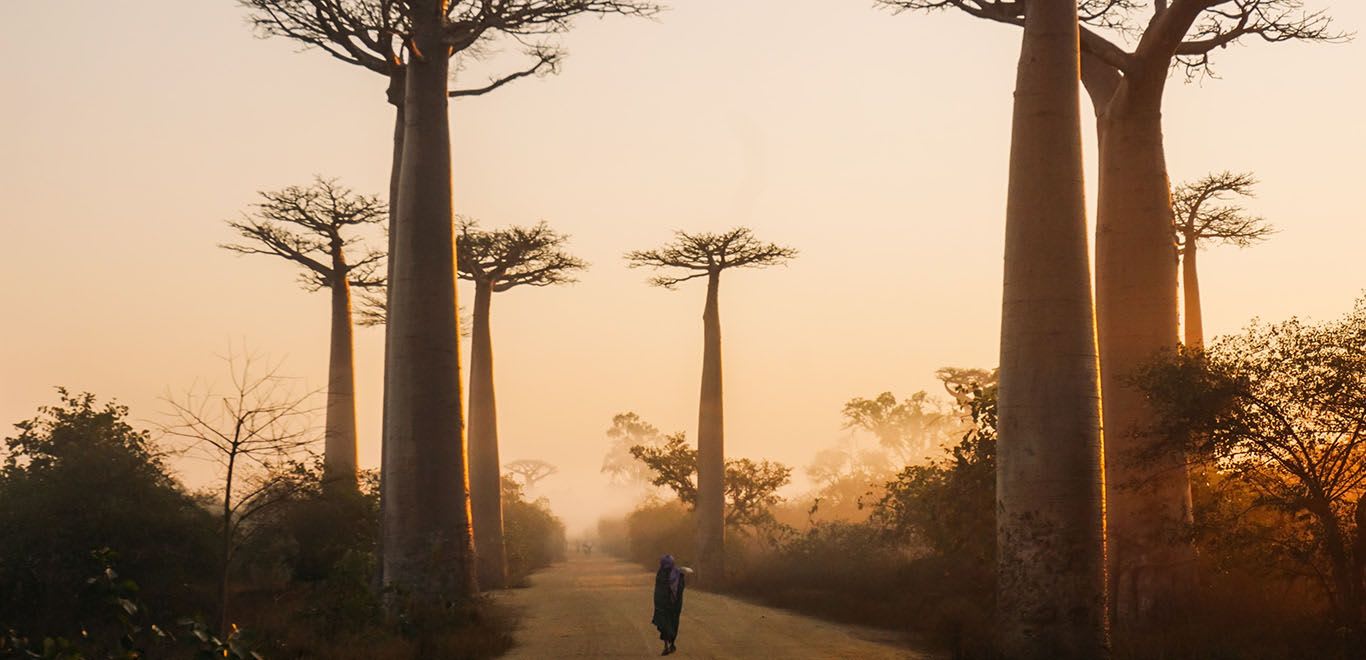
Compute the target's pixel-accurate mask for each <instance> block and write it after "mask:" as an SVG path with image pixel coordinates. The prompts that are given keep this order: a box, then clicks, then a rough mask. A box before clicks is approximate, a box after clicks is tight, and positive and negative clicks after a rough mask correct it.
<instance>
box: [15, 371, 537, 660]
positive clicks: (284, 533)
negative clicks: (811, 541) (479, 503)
mask: <svg viewBox="0 0 1366 660" xmlns="http://www.w3.org/2000/svg"><path fill="white" fill-rule="evenodd" d="M59 392H60V394H61V403H60V404H59V405H54V406H45V407H43V408H40V409H39V414H38V416H37V417H35V418H34V419H32V420H28V421H26V422H21V423H20V424H18V425H17V428H18V432H17V434H16V435H14V436H13V437H10V438H7V439H6V441H5V445H4V446H5V452H4V455H3V458H4V464H3V467H2V468H0V529H3V532H4V533H3V534H0V658H10V657H14V658H50V659H53V660H79V659H86V658H89V659H91V660H93V659H95V658H119V659H128V660H130V659H132V658H175V659H177V660H179V659H183V658H206V659H207V658H218V659H220V660H239V659H241V660H245V659H247V658H254V657H256V656H255V655H253V654H255V653H259V654H261V655H263V656H266V657H288V658H326V659H328V660H350V659H355V660H361V659H365V660H383V659H386V658H393V659H399V658H403V659H407V658H413V657H461V658H488V657H495V656H497V655H499V654H500V653H503V652H504V651H506V650H507V648H509V647H510V646H511V637H510V630H511V621H510V620H509V618H508V616H507V614H506V613H504V612H501V611H500V610H498V608H497V607H495V606H494V605H492V604H490V603H483V602H476V603H470V604H468V606H464V607H462V608H461V609H459V610H458V611H456V610H452V611H451V612H449V613H447V616H445V617H444V618H443V619H442V620H440V621H437V622H435V623H434V624H433V626H434V627H430V628H429V632H431V634H428V635H423V636H416V635H413V634H411V631H408V630H406V629H404V628H403V627H401V626H400V627H395V626H393V625H391V624H390V623H389V622H387V621H386V620H385V619H384V617H383V616H382V608H381V597H382V595H383V594H382V592H379V591H376V590H375V588H374V577H375V574H376V571H375V567H376V563H375V561H376V557H377V554H376V550H377V548H376V545H377V544H376V541H377V532H378V523H377V520H378V518H377V516H378V504H379V491H378V478H377V476H376V475H375V474H374V473H372V472H371V473H363V474H362V475H361V481H360V490H359V492H358V493H349V494H348V493H344V492H324V489H323V487H322V481H321V480H322V476H321V474H322V467H321V464H320V463H319V462H316V461H315V462H311V463H303V462H297V461H296V462H287V463H281V464H279V465H277V466H276V468H275V469H274V470H272V471H271V472H269V473H267V475H266V477H267V479H266V481H269V482H270V483H273V484H275V487H276V488H277V490H275V491H273V492H272V495H271V496H270V499H271V501H272V505H271V506H270V507H269V508H266V509H262V510H261V511H260V513H259V514H257V515H254V516H253V517H252V518H250V519H249V520H248V522H247V523H246V524H245V525H244V526H243V528H242V529H243V530H244V534H243V536H242V541H243V543H242V544H241V551H242V552H241V558H242V561H240V562H238V563H237V564H236V565H235V569H234V570H233V571H232V572H231V574H230V575H229V577H230V579H231V587H232V589H233V592H234V602H235V603H236V607H235V610H234V612H235V614H234V621H236V625H232V626H229V627H228V629H227V633H226V634H223V633H220V632H218V629H219V626H218V624H217V621H216V620H215V619H214V618H213V614H214V609H215V606H214V600H215V598H214V591H215V589H216V588H217V586H218V582H219V578H220V574H219V569H220V566H219V563H218V559H219V556H220V555H219V551H220V550H219V548H218V547H217V545H216V542H217V541H218V539H216V538H215V536H216V534H217V532H218V531H219V529H218V525H217V523H216V521H215V520H214V518H213V515H212V514H211V513H209V512H208V511H206V510H205V508H204V507H203V506H202V505H201V504H199V503H198V502H197V501H196V500H195V499H194V498H193V497H191V496H190V495H188V494H187V493H186V492H185V491H184V490H183V489H182V488H181V487H180V485H179V483H178V482H177V481H176V479H175V478H174V477H173V476H172V475H171V473H170V472H169V471H168V470H167V468H166V466H165V464H164V463H163V461H162V458H161V454H160V450H159V447H158V445H157V443H155V442H154V441H153V440H152V438H151V436H150V435H149V434H148V433H147V432H145V431H141V430H137V429H134V428H133V427H132V426H131V425H130V424H129V423H128V422H127V421H126V420H127V417H128V411H127V409H126V408H124V407H122V406H118V405H115V404H104V405H100V404H99V403H97V401H96V399H95V397H94V396H92V395H89V394H82V395H71V394H69V393H68V392H66V391H65V390H59ZM329 490H330V489H329ZM541 511H542V512H543V509H542V510H541ZM511 515H512V516H514V517H515V516H516V515H517V514H516V512H515V511H514V512H512V514H511ZM54 521H56V523H57V524H54ZM560 529H561V530H562V528H560ZM560 533H561V534H562V531H561V532H560ZM205 613H207V614H208V615H209V616H208V617H206V616H205ZM206 622H207V623H206ZM246 631H252V634H248V633H247V632H246Z"/></svg>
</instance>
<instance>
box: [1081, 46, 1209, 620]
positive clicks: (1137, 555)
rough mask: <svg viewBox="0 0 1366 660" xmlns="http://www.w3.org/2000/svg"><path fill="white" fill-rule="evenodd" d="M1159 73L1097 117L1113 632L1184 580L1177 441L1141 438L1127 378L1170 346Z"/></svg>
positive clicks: (1173, 283)
mask: <svg viewBox="0 0 1366 660" xmlns="http://www.w3.org/2000/svg"><path fill="white" fill-rule="evenodd" d="M1165 76H1166V70H1165V69H1162V70H1161V71H1156V72H1153V73H1152V74H1151V75H1149V76H1144V75H1135V74H1130V75H1128V76H1126V77H1125V80H1124V82H1123V83H1122V84H1121V85H1120V86H1119V89H1118V91H1117V92H1116V93H1115V95H1114V97H1113V98H1112V99H1111V100H1110V102H1109V104H1108V105H1107V106H1106V107H1105V108H1104V111H1103V113H1102V114H1101V115H1100V117H1099V135H1100V181H1099V197H1100V199H1099V211H1098V215H1097V219H1096V313H1097V337H1098V339H1099V341H1100V371H1101V391H1102V392H1104V395H1105V399H1104V405H1103V412H1104V420H1103V421H1104V428H1105V470H1106V474H1105V488H1106V492H1105V497H1106V512H1107V521H1106V522H1107V534H1108V536H1107V548H1106V549H1107V552H1108V555H1109V556H1108V559H1109V578H1110V591H1111V604H1112V607H1113V610H1112V613H1113V615H1114V619H1113V621H1114V624H1115V626H1116V630H1117V632H1120V633H1126V632H1129V631H1134V630H1137V629H1140V628H1143V627H1146V626H1148V625H1150V624H1152V623H1154V618H1155V617H1158V616H1161V615H1162V614H1163V613H1169V612H1175V611H1176V609H1177V607H1178V606H1179V605H1180V604H1181V603H1182V602H1183V598H1182V597H1181V596H1180V592H1181V590H1182V589H1184V588H1186V587H1187V586H1188V582H1189V581H1190V580H1191V579H1193V570H1194V554H1193V550H1192V548H1191V545H1190V540H1189V535H1188V534H1187V531H1186V530H1187V528H1188V521H1189V519H1190V477H1189V475H1188V471H1187V460H1186V456H1185V452H1184V450H1183V449H1182V443H1180V442H1173V441H1172V439H1170V438H1165V437H1159V436H1156V435H1154V434H1153V433H1152V432H1151V430H1150V429H1151V427H1152V420H1153V412H1152V410H1151V409H1150V407H1149V406H1148V404H1147V403H1146V401H1145V399H1144V396H1143V394H1142V393H1141V392H1140V391H1139V390H1138V389H1137V388H1135V387H1134V386H1133V385H1132V384H1130V382H1129V378H1130V377H1131V376H1132V375H1133V374H1134V373H1135V372H1136V371H1137V370H1138V369H1139V368H1140V367H1141V366H1142V365H1143V364H1144V363H1146V362H1148V361H1150V360H1152V359H1154V358H1155V357H1157V356H1158V355H1159V354H1161V353H1162V352H1164V351H1170V350H1173V349H1174V348H1175V347H1176V345H1177V323H1178V319H1177V273H1176V271H1177V269H1176V262H1177V253H1176V242H1175V240H1174V237H1173V234H1172V228H1173V216H1172V207H1171V184H1170V183H1169V181H1168V179H1167V164H1166V156H1165V154H1164V152H1163V143H1162V115H1161V99H1162V85H1163V83H1164V82H1165Z"/></svg>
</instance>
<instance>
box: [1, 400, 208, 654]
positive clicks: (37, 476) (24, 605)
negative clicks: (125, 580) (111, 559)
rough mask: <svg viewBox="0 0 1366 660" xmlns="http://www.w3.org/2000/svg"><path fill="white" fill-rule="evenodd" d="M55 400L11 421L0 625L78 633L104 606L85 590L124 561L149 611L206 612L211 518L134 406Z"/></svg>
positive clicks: (162, 614)
mask: <svg viewBox="0 0 1366 660" xmlns="http://www.w3.org/2000/svg"><path fill="white" fill-rule="evenodd" d="M58 394H59V396H60V403H59V404H57V405H54V406H44V407H42V408H39V411H38V416H37V417H35V418H33V419H31V420H28V421H24V422H20V423H19V424H17V425H16V428H17V429H18V433H17V434H16V435H14V436H11V437H9V438H6V440H5V457H4V459H5V460H4V467H3V469H0V530H3V533H0V585H3V586H2V587H0V621H2V622H5V623H8V624H9V625H12V626H15V627H17V628H19V629H22V630H25V631H28V632H30V633H32V634H34V635H37V636H58V637H59V636H67V637H72V638H74V636H75V634H76V633H77V632H79V628H76V627H74V625H75V622H77V621H81V620H87V619H90V618H92V617H94V616H95V615H97V614H98V613H99V611H101V610H102V609H103V605H102V604H101V603H99V602H96V601H92V600H90V599H89V598H86V597H84V596H83V594H85V593H86V580H87V578H89V576H91V575H96V574H99V573H100V572H101V571H103V569H104V568H105V566H104V564H103V563H102V560H101V559H99V558H98V557H97V556H96V555H94V554H92V553H94V552H96V551H102V554H103V556H115V555H116V556H118V557H119V563H120V566H121V568H122V569H123V571H124V572H125V573H128V574H130V575H137V576H139V577H140V579H141V580H142V583H143V586H144V587H145V591H144V592H143V598H144V599H145V600H146V601H147V608H148V609H149V610H150V611H151V613H152V615H153V616H155V617H157V618H158V619H161V620H166V618H167V617H169V616H170V615H171V613H173V612H174V613H187V612H188V613H196V612H203V611H205V610H206V609H208V608H210V607H211V604H212V600H211V592H210V590H208V589H205V588H204V585H203V582H202V581H201V580H200V579H199V578H200V576H202V575H206V574H208V575H211V574H212V573H213V568H212V567H213V558H214V556H215V552H214V550H213V548H214V545H213V541H214V539H213V534H214V522H213V518H212V517H211V516H210V515H209V514H208V513H207V512H205V511H204V510H203V509H202V508H200V507H199V506H198V505H197V504H196V503H195V501H194V500H193V499H192V498H191V497H190V496H189V495H188V494H187V493H186V492H185V490H184V489H183V488H182V487H181V486H180V484H179V483H178V482H177V481H176V480H175V478H174V477H173V476H172V475H171V474H170V472H169V471H168V469H167V468H166V466H165V464H164V462H163V460H162V457H161V454H160V448H159V447H158V446H157V444H156V443H155V442H153V440H152V439H151V437H150V435H149V434H148V433H147V432H146V431H142V430H137V429H134V428H133V427H132V426H131V425H130V424H129V423H128V421H127V418H128V409H127V408H125V407H123V406H120V405H117V404H114V403H105V404H103V405H100V404H99V403H97V401H96V399H95V397H94V395H91V394H71V393H69V392H68V391H67V390H65V389H58Z"/></svg>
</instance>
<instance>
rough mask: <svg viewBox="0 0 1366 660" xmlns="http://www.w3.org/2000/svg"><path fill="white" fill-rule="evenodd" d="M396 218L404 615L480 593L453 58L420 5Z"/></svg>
mask: <svg viewBox="0 0 1366 660" xmlns="http://www.w3.org/2000/svg"><path fill="white" fill-rule="evenodd" d="M410 5H411V11H412V15H413V19H414V20H413V23H414V25H413V36H412V42H413V44H414V46H415V51H416V52H414V53H412V55H411V57H410V58H409V61H408V64H407V71H406V76H407V81H406V96H405V99H404V107H403V111H404V134H403V158H402V161H401V167H400V169H401V171H400V174H399V187H398V214H397V216H396V217H395V218H394V222H393V226H392V228H391V230H390V231H391V232H392V236H393V241H392V243H393V251H392V252H391V253H390V260H391V273H392V279H391V280H390V282H389V316H388V341H387V342H386V343H387V345H388V351H387V352H388V357H387V358H386V364H385V373H384V380H385V387H386V388H387V389H386V394H387V396H386V399H387V402H388V415H387V419H386V420H385V428H384V464H383V467H384V475H383V494H382V498H383V502H382V514H381V517H382V523H381V525H382V535H381V536H382V543H383V546H384V557H383V562H382V571H383V580H384V585H385V586H386V587H392V588H394V589H395V590H396V592H397V595H398V598H397V599H395V602H394V605H395V606H399V607H401V606H402V605H403V604H404V602H405V601H407V602H412V603H413V604H416V605H419V606H431V605H434V604H437V603H440V602H445V601H450V600H453V599H460V598H465V597H469V596H471V595H473V594H474V593H476V591H477V581H476V579H475V576H474V547H473V542H472V539H471V532H470V508H469V506H470V505H469V483H468V480H467V474H466V471H465V434H464V424H463V415H462V411H461V401H460V399H461V397H460V394H461V392H460V389H461V388H460V344H459V336H458V334H457V332H456V297H455V249H454V247H455V245H454V241H455V232H454V226H453V220H454V214H453V212H452V208H451V153H450V123H449V117H448V114H447V100H446V82H447V77H448V74H449V61H448V58H447V46H445V45H444V43H443V41H442V34H441V33H442V21H441V20H440V17H441V16H442V14H441V12H440V3H439V2H437V1H436V0H427V1H426V2H419V1H418V0H413V2H411V3H410Z"/></svg>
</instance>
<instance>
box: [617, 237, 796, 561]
mask: <svg viewBox="0 0 1366 660" xmlns="http://www.w3.org/2000/svg"><path fill="white" fill-rule="evenodd" d="M796 256H797V251H796V250H794V249H792V248H789V247H783V246H781V245H777V244H774V243H764V242H761V241H759V240H758V239H757V238H755V237H754V232H752V231H750V230H749V229H748V228H745V227H737V228H735V229H732V230H730V231H727V232H724V233H720V234H710V233H696V234H690V233H688V232H683V231H679V232H675V234H674V240H673V242H671V243H669V244H667V245H665V246H664V247H661V248H657V249H654V250H637V251H634V252H628V253H627V254H626V261H627V264H628V265H629V266H630V267H631V268H653V269H657V270H663V271H664V273H663V274H661V275H657V276H655V277H654V278H652V279H651V280H650V283H651V284H654V285H655V286H660V287H664V288H666V289H673V288H674V287H676V286H678V285H679V284H681V283H683V282H686V281H688V280H693V279H698V278H702V277H705V278H707V302H706V306H705V307H704V309H703V312H702V327H703V350H702V393H701V397H700V399H701V400H700V405H699V406H698V414H697V451H698V471H697V480H698V488H699V489H700V490H699V500H698V507H697V514H698V515H697V537H698V539H697V546H698V549H697V555H698V560H699V563H700V565H701V567H702V569H703V571H704V573H705V574H706V575H709V576H714V577H712V578H710V579H716V580H724V579H725V574H726V572H725V517H726V514H725V499H724V494H723V491H724V490H725V485H724V483H723V482H724V479H725V464H726V451H725V420H724V414H723V405H722V394H721V316H720V304H719V302H718V288H719V287H720V284H721V273H722V272H723V271H726V270H730V269H733V268H766V267H768V266H778V265H783V264H786V263H787V262H788V261H789V260H791V259H792V258H794V257H796Z"/></svg>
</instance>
